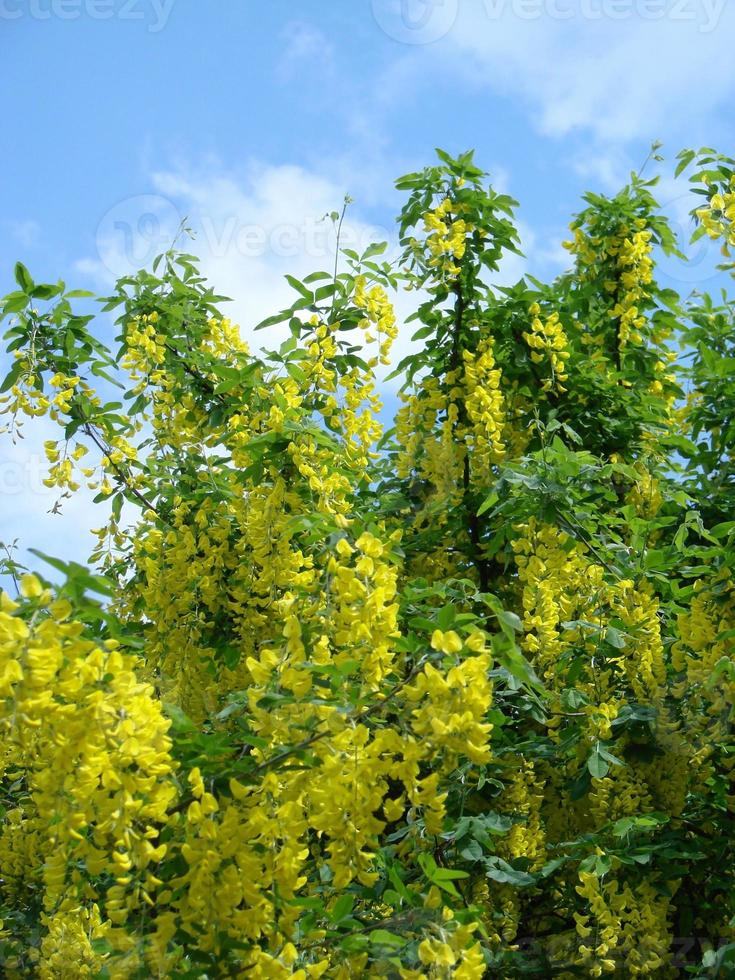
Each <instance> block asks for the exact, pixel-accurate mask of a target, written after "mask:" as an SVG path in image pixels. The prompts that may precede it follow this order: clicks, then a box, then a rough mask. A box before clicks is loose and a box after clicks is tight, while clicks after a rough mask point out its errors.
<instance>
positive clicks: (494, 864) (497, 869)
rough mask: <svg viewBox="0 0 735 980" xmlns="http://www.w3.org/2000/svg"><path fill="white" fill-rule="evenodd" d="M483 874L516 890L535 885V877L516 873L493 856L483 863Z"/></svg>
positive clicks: (512, 868) (515, 870)
mask: <svg viewBox="0 0 735 980" xmlns="http://www.w3.org/2000/svg"><path fill="white" fill-rule="evenodd" d="M485 874H486V875H487V877H488V878H492V880H493V881H497V882H500V883H501V884H504V885H513V886H514V887H516V888H527V887H528V886H529V885H533V884H535V883H536V876H535V875H532V874H529V873H528V872H527V871H518V870H517V869H516V868H514V867H513V866H512V865H510V864H508V862H507V861H504V860H503V859H502V858H500V857H497V856H493V857H489V858H487V859H486V861H485Z"/></svg>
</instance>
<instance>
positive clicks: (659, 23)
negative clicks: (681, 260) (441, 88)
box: [375, 0, 735, 141]
mask: <svg viewBox="0 0 735 980" xmlns="http://www.w3.org/2000/svg"><path fill="white" fill-rule="evenodd" d="M375 2H378V0H375ZM386 2H390V0H386ZM403 2H405V3H414V4H416V3H417V2H418V0H403ZM422 2H423V0H422ZM447 5H449V6H450V7H451V6H453V7H454V8H456V10H455V17H454V19H453V22H452V24H451V26H450V27H449V28H448V29H447V30H446V31H445V33H444V35H443V36H442V37H441V38H440V39H439V40H437V41H436V42H435V43H433V44H426V45H424V46H423V47H420V46H419V47H414V48H412V49H410V53H409V54H408V55H407V56H408V57H411V58H413V59H414V66H415V70H416V76H417V77H418V76H419V75H421V74H423V75H424V76H425V77H431V78H435V77H436V75H437V71H438V70H440V69H439V64H440V63H442V64H443V66H444V67H447V66H451V68H452V69H453V70H454V71H455V72H457V73H458V74H460V75H462V76H463V77H464V80H465V83H466V84H467V85H468V86H471V87H472V88H477V87H478V86H483V85H485V86H489V87H491V88H492V89H493V90H495V91H497V92H501V93H504V94H507V95H510V96H515V97H520V98H521V99H522V100H523V101H524V102H525V103H526V104H527V105H528V107H529V108H530V110H531V112H532V114H533V116H534V117H535V119H536V122H537V124H538V126H539V127H540V129H541V130H542V131H544V132H546V133H549V134H553V135H556V136H561V135H565V134H567V133H569V132H571V131H573V130H575V129H584V130H587V131H591V132H592V133H593V134H594V135H595V136H597V137H598V138H599V139H601V140H603V141H616V140H627V139H632V138H638V137H643V138H654V137H656V136H658V135H660V133H662V132H664V131H670V130H671V129H672V127H673V128H674V129H676V127H677V125H678V124H679V123H681V124H682V125H684V124H686V126H687V127H688V128H689V129H690V130H691V128H692V122H693V117H694V121H695V123H696V125H697V126H702V125H706V122H707V115H708V113H711V112H713V111H715V110H716V109H717V108H718V106H720V105H723V104H724V105H727V104H729V103H730V102H731V100H732V90H733V87H734V85H735V61H733V59H732V57H731V53H732V36H733V32H734V31H735V4H731V3H727V4H725V3H724V0H442V2H441V4H440V3H439V0H431V3H429V2H428V0H427V2H425V3H424V6H425V7H426V9H427V10H428V9H429V8H431V9H435V10H436V16H437V17H444V18H446V10H445V7H446V6H447ZM407 50H408V49H407ZM427 62H430V63H431V65H432V66H433V71H432V72H431V73H430V74H427Z"/></svg>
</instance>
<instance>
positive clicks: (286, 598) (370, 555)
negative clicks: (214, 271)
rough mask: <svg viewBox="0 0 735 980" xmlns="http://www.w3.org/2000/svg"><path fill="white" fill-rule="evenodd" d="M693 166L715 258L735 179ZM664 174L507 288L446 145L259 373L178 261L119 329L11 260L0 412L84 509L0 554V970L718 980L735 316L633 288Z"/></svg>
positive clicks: (304, 306)
mask: <svg viewBox="0 0 735 980" xmlns="http://www.w3.org/2000/svg"><path fill="white" fill-rule="evenodd" d="M687 168H688V170H689V172H690V175H691V178H692V181H693V188H694V191H695V193H698V194H700V195H701V197H700V199H699V203H698V204H697V206H696V207H695V209H694V216H695V222H696V227H697V231H696V233H695V234H697V235H703V234H706V235H709V236H710V237H711V238H712V239H718V240H720V241H721V243H722V246H723V251H724V261H725V268H728V267H730V266H728V254H729V253H728V245H729V246H735V161H733V160H731V159H728V158H724V157H721V156H718V155H716V154H715V153H714V152H712V151H708V150H703V151H700V152H699V153H698V154H695V153H685V154H682V156H681V159H680V166H679V171H680V172H683V171H685V170H687ZM654 184H655V181H654V180H645V179H643V178H642V177H641V176H638V175H634V176H633V177H632V178H631V183H630V184H629V186H627V187H626V188H625V189H624V190H623V191H621V192H620V193H619V194H618V195H617V196H615V197H612V198H607V197H602V196H598V195H595V194H589V195H588V196H587V198H586V205H587V206H586V208H585V210H583V211H582V212H581V213H580V214H579V215H578V216H577V217H576V218H575V220H574V222H573V224H572V236H571V240H570V241H569V242H567V243H565V244H566V247H567V248H568V249H569V252H570V255H571V262H570V266H571V268H570V271H569V272H567V273H565V274H564V275H562V276H560V277H559V278H558V279H556V280H555V281H554V282H552V283H550V284H544V283H541V282H538V281H536V280H535V279H532V278H530V277H527V278H525V279H523V280H522V281H521V282H519V283H518V284H517V285H515V286H513V287H510V288H493V287H492V286H491V285H489V284H490V283H492V281H493V275H494V273H495V272H496V271H497V270H498V267H499V263H500V262H501V260H502V258H503V256H504V254H506V253H507V252H515V251H517V250H518V248H519V243H518V238H517V234H516V230H515V226H514V223H513V209H514V205H515V202H514V201H512V200H511V199H510V198H508V197H507V196H504V195H500V194H497V193H495V192H494V191H492V190H489V189H486V187H485V175H484V174H483V173H482V172H481V171H480V170H478V169H477V168H476V166H475V165H474V163H473V160H472V156H471V154H465V155H462V156H460V157H459V158H458V159H453V158H451V157H449V156H448V155H447V154H445V153H443V152H440V153H439V162H438V164H437V165H436V166H434V167H430V168H427V169H426V170H424V171H423V172H422V173H415V174H409V175H407V176H405V177H403V178H402V179H401V180H400V181H399V182H398V187H399V189H401V190H402V191H405V192H406V195H407V201H406V204H405V207H404V209H403V211H402V213H401V216H400V241H401V246H402V248H403V254H402V257H401V260H400V262H399V263H397V264H391V263H389V262H387V261H386V260H385V258H384V256H383V250H384V246H372V247H371V248H369V249H368V250H367V251H366V252H365V253H364V254H363V255H358V254H357V253H355V252H353V251H350V250H347V249H345V250H343V252H341V253H340V255H339V256H338V263H337V264H336V265H335V268H334V270H333V271H330V272H316V273H314V274H313V275H311V276H308V277H307V278H306V279H305V280H304V281H303V282H301V281H297V280H296V279H291V280H290V282H291V285H292V286H293V287H294V290H295V296H296V300H295V302H294V304H293V306H292V307H291V308H290V309H289V310H286V311H283V312H282V313H280V314H277V315H276V316H274V317H272V318H271V319H269V320H267V321H265V323H264V324H262V326H263V327H269V326H272V325H274V324H276V323H285V324H287V325H288V327H289V328H290V339H289V340H288V341H287V342H285V343H283V344H282V345H281V346H280V348H279V349H278V350H276V351H270V352H267V353H265V354H264V355H263V356H258V355H255V354H253V353H252V352H251V351H250V350H249V349H248V346H247V345H246V344H245V343H244V342H243V340H242V338H241V334H240V331H239V329H238V327H237V326H235V325H234V324H232V323H230V322H229V321H228V320H227V319H226V318H225V317H224V316H223V315H222V313H221V312H220V305H221V298H220V297H218V296H216V295H214V293H213V292H212V291H211V289H210V288H209V287H208V286H207V284H206V283H205V282H204V281H203V280H202V278H201V277H200V275H199V274H198V272H197V269H196V262H195V259H193V258H192V257H191V256H189V255H186V254H180V253H177V252H171V253H168V254H166V255H164V256H162V257H161V258H160V259H159V260H157V261H156V263H155V264H154V267H153V270H152V271H144V272H141V273H139V274H138V275H136V276H131V277H126V278H123V279H121V280H120V281H119V282H118V284H117V287H116V291H115V293H114V295H113V296H111V297H109V298H106V299H105V300H104V305H103V310H104V311H115V315H116V316H117V321H116V322H117V324H118V326H119V337H118V338H117V340H118V343H119V348H118V351H117V353H116V354H114V355H113V354H112V353H111V352H110V350H109V349H108V348H107V346H105V345H104V344H103V343H102V342H101V340H100V339H99V332H98V335H97V337H95V334H93V333H92V332H91V330H92V325H93V317H92V316H91V315H87V314H84V315H81V314H79V313H77V312H75V311H74V309H73V305H72V303H73V301H74V299H75V296H77V297H78V296H79V295H80V294H78V293H76V294H75V293H73V292H65V291H64V290H65V286H64V284H63V283H59V284H58V285H47V284H36V283H34V281H33V280H32V278H31V276H30V274H29V273H28V271H27V270H26V268H25V267H24V266H22V265H20V264H19V265H18V266H17V267H16V279H17V287H18V288H17V289H16V290H15V291H14V292H12V293H10V295H8V296H6V297H5V300H4V305H3V310H4V314H5V316H6V317H9V318H10V329H9V331H8V333H7V334H6V338H7V341H8V351H9V352H12V355H11V356H12V357H13V358H14V362H13V364H12V367H11V368H10V371H9V374H8V376H7V378H6V381H5V384H4V385H3V391H4V392H5V394H4V395H3V405H2V410H3V412H4V413H5V414H6V416H7V418H8V426H7V427H8V428H9V429H10V430H11V431H13V432H15V433H16V434H17V433H18V430H19V428H20V427H22V425H23V423H24V421H25V422H26V424H29V423H28V419H29V418H30V419H35V418H37V417H40V416H48V417H49V418H50V419H51V420H53V421H54V422H55V423H58V427H59V433H58V438H56V439H53V440H52V441H50V442H47V443H46V453H47V456H48V463H49V474H48V483H49V485H50V486H55V487H58V488H59V501H60V504H61V503H62V502H63V499H64V498H65V497H67V496H69V495H70V494H73V493H74V492H75V491H76V490H78V489H79V487H80V486H81V485H83V484H88V485H89V486H92V487H93V488H94V489H95V490H96V491H97V496H96V500H97V502H98V503H99V504H101V505H103V507H104V505H105V504H107V505H108V510H109V516H108V517H106V518H104V523H103V526H101V527H100V528H99V529H98V530H97V531H96V532H95V533H96V536H97V544H96V547H95V549H94V553H93V555H92V556H91V559H90V562H91V564H90V567H89V568H84V567H82V566H80V565H78V564H74V563H66V562H63V561H60V560H59V559H55V558H53V559H52V558H49V559H48V560H49V561H50V563H51V565H53V566H54V567H55V569H56V571H57V573H60V574H57V576H56V578H57V584H50V583H48V582H46V581H44V580H43V578H42V577H40V576H39V575H32V574H27V573H25V570H24V569H22V568H20V566H19V565H18V564H17V562H16V561H14V560H12V559H10V558H9V559H8V560H6V561H5V571H6V573H8V574H9V575H12V576H13V578H14V579H15V580H16V582H17V586H18V588H17V592H18V594H17V595H15V596H12V597H11V596H10V595H9V594H3V595H2V599H1V600H0V603H1V604H0V726H1V730H2V760H1V762H2V768H1V770H0V772H1V773H2V781H1V786H2V799H1V805H2V817H3V820H2V831H1V834H0V917H1V918H2V920H3V922H2V931H1V932H0V963H1V964H2V971H3V975H4V976H8V977H15V976H28V975H38V976H40V977H47V978H53V977H75V978H76V977H81V976H89V977H113V978H117V977H151V976H152V977H192V978H193V977H218V976H227V977H229V976H242V977H264V978H265V977H267V978H280V977H300V978H307V977H320V976H324V977H335V978H347V977H363V976H366V977H367V976H371V977H396V978H398V977H401V978H404V980H409V978H420V977H426V978H429V977H432V978H439V977H456V978H458V980H471V978H480V977H486V976H487V977H516V976H539V977H547V976H559V977H575V976H600V975H613V976H620V977H628V976H653V977H675V976H682V975H693V976H698V977H708V976H717V975H726V974H727V975H729V971H730V970H732V969H734V968H735V967H733V965H732V964H733V963H735V955H734V954H735V928H734V926H735V922H734V918H733V917H734V916H735V889H734V887H733V877H732V868H733V861H734V859H735V854H734V853H733V851H734V848H733V835H732V826H733V816H734V810H735V787H734V786H733V780H734V779H735V772H734V766H735V755H734V754H733V752H734V749H735V741H734V740H733V727H732V714H733V699H734V696H735V667H734V664H733V659H732V651H733V638H734V637H735V585H734V578H733V576H734V574H735V550H734V548H733V541H734V538H735V516H734V515H733V503H735V381H734V380H733V379H734V378H735V373H734V372H733V365H735V311H734V309H733V306H732V303H731V301H729V300H728V299H727V298H726V297H722V298H720V299H716V298H712V297H710V296H707V295H693V296H691V297H687V298H686V299H682V298H680V297H679V296H678V295H677V294H676V293H675V292H673V291H672V290H671V289H664V288H661V287H660V286H659V285H658V283H657V281H656V266H655V263H656V258H657V256H658V255H660V254H661V252H663V253H671V252H675V251H676V249H677V243H676V241H675V239H674V236H673V234H672V232H671V230H670V229H669V226H668V225H667V222H666V219H665V217H664V216H663V215H662V214H661V212H660V209H659V207H658V205H657V203H656V201H655V199H654V196H653V194H654V186H653V185H654ZM337 220H338V216H335V221H337ZM730 268H731V267H730ZM397 288H398V289H400V288H407V289H409V290H412V291H414V292H415V295H416V305H415V313H414V314H413V316H412V317H410V318H409V319H410V320H413V321H414V322H413V329H414V330H415V337H416V339H417V340H419V341H421V343H420V344H419V345H418V351H417V352H416V353H412V354H410V355H409V356H408V357H406V358H405V359H404V360H403V361H402V362H401V363H400V364H399V365H398V366H397V368H396V369H395V371H394V374H393V378H394V379H396V380H395V381H394V382H392V383H394V384H398V385H400V397H401V407H400V409H399V411H398V413H397V415H396V418H395V424H394V426H393V427H392V428H390V429H388V430H387V431H383V426H382V424H381V422H380V413H381V404H380V400H379V385H378V382H377V381H376V372H377V373H378V374H379V373H380V372H382V371H383V370H384V369H383V367H382V366H383V365H385V364H387V363H388V361H389V354H390V349H391V345H392V343H393V341H394V339H395V337H396V334H397V324H396V317H395V315H394V312H393V308H392V305H391V302H390V299H389V296H390V294H391V292H392V291H393V290H394V289H397ZM85 302H88V300H85ZM387 383H388V384H390V383H391V382H387ZM381 384H382V382H381ZM113 385H118V386H119V387H120V389H121V390H122V391H123V393H124V398H123V401H121V402H107V401H105V399H106V398H107V397H109V395H108V394H106V393H108V392H109V391H111V390H112V386H113ZM6 438H7V436H6ZM124 502H128V504H126V505H125V510H123V504H124ZM129 505H134V506H135V507H136V508H138V511H139V513H138V514H137V517H136V519H135V521H134V522H133V523H132V524H131V525H130V526H126V524H127V522H126V521H125V520H124V519H123V518H124V516H125V514H126V513H129V512H130V508H129ZM106 513H108V511H106ZM728 964H729V965H728Z"/></svg>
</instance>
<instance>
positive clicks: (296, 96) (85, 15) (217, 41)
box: [0, 0, 735, 559]
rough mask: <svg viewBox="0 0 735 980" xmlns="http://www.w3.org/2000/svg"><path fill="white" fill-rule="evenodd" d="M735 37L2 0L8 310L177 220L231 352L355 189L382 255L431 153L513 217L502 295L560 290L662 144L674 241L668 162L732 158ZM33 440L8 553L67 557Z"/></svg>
mask: <svg viewBox="0 0 735 980" xmlns="http://www.w3.org/2000/svg"><path fill="white" fill-rule="evenodd" d="M733 37H735V3H733V2H732V0H727V2H726V0H352V2H347V0H342V2H338V0H322V2H316V0H301V2H295V0H290V2H287V0H271V2H269V3H263V2H261V3H258V4H256V3H253V2H250V0H207V2H206V3H204V2H202V0H0V56H1V57H0V104H1V109H2V119H3V127H4V133H5V140H4V144H5V145H4V153H3V155H2V159H1V160H0V178H1V179H0V293H4V292H8V291H10V289H12V288H13V284H12V267H13V264H14V262H15V261H16V260H17V259H21V260H22V261H23V262H24V263H25V264H26V265H27V266H28V267H29V269H30V270H31V272H32V274H33V275H34V277H35V278H36V280H39V281H43V280H49V279H51V280H55V279H57V278H59V277H61V278H64V279H65V280H66V281H67V282H68V283H69V284H74V286H76V287H86V288H91V289H95V290H98V291H101V292H104V291H106V290H108V289H109V286H110V284H111V282H112V281H113V280H114V278H115V276H116V275H118V274H121V273H123V272H126V271H129V270H130V269H131V268H133V267H136V268H137V267H138V266H139V265H141V264H145V263H146V262H149V261H150V259H151V258H152V257H153V255H154V254H155V253H156V250H157V249H158V248H159V247H160V246H163V247H165V246H166V245H167V244H168V243H169V241H170V238H171V236H172V235H173V232H174V230H175V228H176V226H177V224H178V222H179V221H180V220H181V218H183V217H185V216H186V217H188V223H189V224H190V225H191V226H192V227H193V229H194V230H195V231H196V233H197V238H196V241H195V242H194V243H193V244H192V245H191V249H192V250H193V251H195V252H198V253H199V254H200V255H201V256H202V264H203V268H204V270H205V272H206V273H207V275H209V276H210V277H211V278H212V279H213V281H214V283H215V285H216V286H217V288H218V289H219V290H220V291H221V292H224V293H226V294H227V295H230V296H232V297H233V299H234V301H235V302H234V304H233V309H232V314H233V316H234V317H236V318H237V319H238V321H239V322H240V323H241V324H242V326H243V330H244V331H245V332H246V333H247V332H248V331H249V329H250V328H251V327H252V325H253V324H254V323H256V322H257V321H258V320H260V319H261V318H262V317H264V316H265V315H267V314H268V313H269V312H272V311H273V310H274V309H278V308H280V307H281V305H282V304H283V302H284V301H285V299H286V297H287V295H288V291H287V288H286V287H284V282H283V274H284V273H285V272H293V273H294V274H297V275H298V274H302V273H303V274H305V273H307V272H309V271H311V270H313V269H315V268H323V267H328V266H329V264H330V258H329V254H330V250H331V247H332V244H333V243H332V242H331V240H330V239H329V237H328V235H327V226H326V225H325V224H324V223H320V218H321V217H322V215H323V214H324V213H325V212H326V211H329V210H332V209H333V208H336V207H339V205H340V203H341V201H342V198H343V196H344V194H345V193H350V194H351V196H352V197H353V198H354V199H355V203H354V205H353V206H352V208H351V212H350V218H349V234H350V235H351V236H352V240H353V242H354V243H355V244H362V243H364V244H367V242H368V241H369V240H370V239H371V238H373V237H378V238H385V237H386V236H387V237H389V238H390V237H391V236H392V235H393V220H394V216H395V214H396V212H397V210H398V208H399V207H400V202H401V199H400V196H399V195H397V193H396V192H395V191H394V189H393V186H392V182H393V179H394V178H395V177H397V176H398V175H400V174H401V173H403V172H405V171H407V170H412V169H416V168H418V167H421V166H423V165H425V164H427V163H430V162H431V161H432V157H433V148H434V147H435V146H437V145H441V146H443V147H445V148H446V149H448V150H450V151H460V150H464V149H467V148H469V147H474V148H475V149H476V153H477V160H478V163H479V164H480V165H482V166H483V167H485V168H486V169H487V170H489V171H490V172H491V174H492V179H493V181H494V183H496V185H497V186H499V187H500V188H502V189H503V190H506V191H508V192H509V193H511V194H512V195H513V196H515V197H516V198H517V199H518V200H519V201H520V202H521V207H520V210H519V219H520V222H521V231H522V234H523V237H524V243H525V249H526V258H525V259H524V260H518V259H516V260H513V261H512V262H509V263H508V264H507V265H506V266H505V267H504V268H503V270H502V273H501V275H502V277H503V278H505V279H506V280H512V279H515V278H517V277H518V276H520V275H521V274H522V273H523V272H525V271H530V272H532V273H534V274H536V275H540V276H542V277H543V276H551V275H554V274H555V273H556V272H558V271H560V269H561V268H563V264H564V255H563V253H562V251H561V250H560V248H559V242H560V241H561V240H562V239H563V238H564V237H565V232H566V226H567V224H568V222H569V219H570V216H571V214H572V213H573V212H574V211H575V210H576V209H577V208H578V207H579V204H580V195H581V193H582V192H583V191H584V190H585V189H595V190H602V191H613V190H615V189H617V187H618V186H620V185H621V184H622V183H623V182H624V181H625V178H626V176H627V174H628V172H629V171H630V170H631V169H637V167H638V166H639V165H640V163H641V161H642V160H643V159H644V158H645V156H646V154H647V152H648V147H649V145H650V143H651V141H652V140H654V139H660V140H662V141H663V142H664V150H663V152H664V154H668V159H669V164H668V165H667V166H666V167H665V168H664V170H663V172H664V174H665V175H666V176H665V178H664V181H663V183H662V187H661V193H660V197H661V200H662V201H663V202H665V204H666V206H667V209H668V210H669V212H670V213H671V215H672V218H673V219H674V221H675V222H677V223H678V224H679V225H680V226H681V228H682V230H683V231H685V230H686V212H687V210H688V209H689V207H690V204H689V202H688V201H687V199H686V198H685V197H684V192H685V187H684V185H683V184H682V185H679V184H674V182H673V181H672V180H671V177H670V175H671V172H672V170H673V166H672V165H671V164H670V161H671V160H672V159H673V157H674V156H675V154H676V152H677V151H678V150H679V149H680V148H682V147H684V146H699V145H703V144H711V145H715V146H717V147H719V148H720V149H722V150H723V151H725V152H730V153H732V152H733V146H734V143H735V116H734V115H733V113H732V105H733V104H735V60H734V59H733V58H732V40H733ZM713 262H714V256H713V255H712V253H711V250H708V248H707V246H706V245H704V246H701V247H700V250H698V251H697V252H696V253H695V254H694V255H693V262H692V264H691V266H689V267H686V266H684V265H682V264H681V263H679V262H676V261H668V262H666V263H665V264H664V267H663V270H662V273H663V277H664V278H667V279H669V280H670V283H669V284H671V285H673V286H674V287H675V288H678V289H679V290H680V291H683V292H686V291H688V290H689V289H690V288H698V287H702V286H704V287H706V286H708V285H710V286H711V285H712V283H713V281H714V280H713V278H712V267H713ZM101 329H103V330H104V329H105V325H104V324H101ZM4 366H5V365H0V368H3V367H4ZM3 373H4V371H3ZM27 433H28V437H27V439H26V440H25V443H23V444H22V445H20V446H12V445H11V444H10V442H9V440H8V439H7V437H3V436H0V506H1V508H2V509H1V510H0V541H8V540H12V539H13V538H16V537H18V538H19V539H20V544H21V546H22V549H21V556H24V554H25V552H24V551H23V549H24V548H25V547H28V546H36V547H39V548H41V549H42V550H45V551H47V552H49V553H52V554H58V555H60V556H66V557H74V558H76V559H83V558H84V556H85V555H86V554H87V553H88V551H89V548H90V541H91V539H90V537H89V535H88V533H87V530H86V529H87V528H89V527H90V526H94V525H95V524H96V523H99V518H98V517H97V515H93V514H91V513H90V511H89V504H88V501H87V500H86V499H85V498H83V497H82V498H80V500H79V501H77V502H75V503H72V504H70V505H69V506H67V507H66V508H65V514H64V516H63V517H61V518H59V517H52V516H51V515H49V514H48V513H47V511H48V509H49V507H50V506H51V504H52V503H53V496H49V493H47V492H46V491H45V489H44V488H43V487H42V485H41V484H40V477H41V476H42V474H41V472H40V470H41V464H40V461H39V456H38V454H39V449H40V446H41V443H42V440H43V439H44V438H49V436H50V435H51V433H50V432H49V431H45V430H43V428H42V427H41V428H39V430H38V431H37V433H36V434H35V436H34V435H33V433H32V432H31V429H30V427H29V428H28V429H27Z"/></svg>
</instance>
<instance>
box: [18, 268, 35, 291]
mask: <svg viewBox="0 0 735 980" xmlns="http://www.w3.org/2000/svg"><path fill="white" fill-rule="evenodd" d="M15 281H16V282H17V283H18V285H19V286H20V288H21V289H22V290H23V292H24V293H27V294H30V293H31V290H32V289H33V279H32V278H31V274H30V272H29V271H28V269H26V267H25V266H24V265H23V263H22V262H16V263H15Z"/></svg>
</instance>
